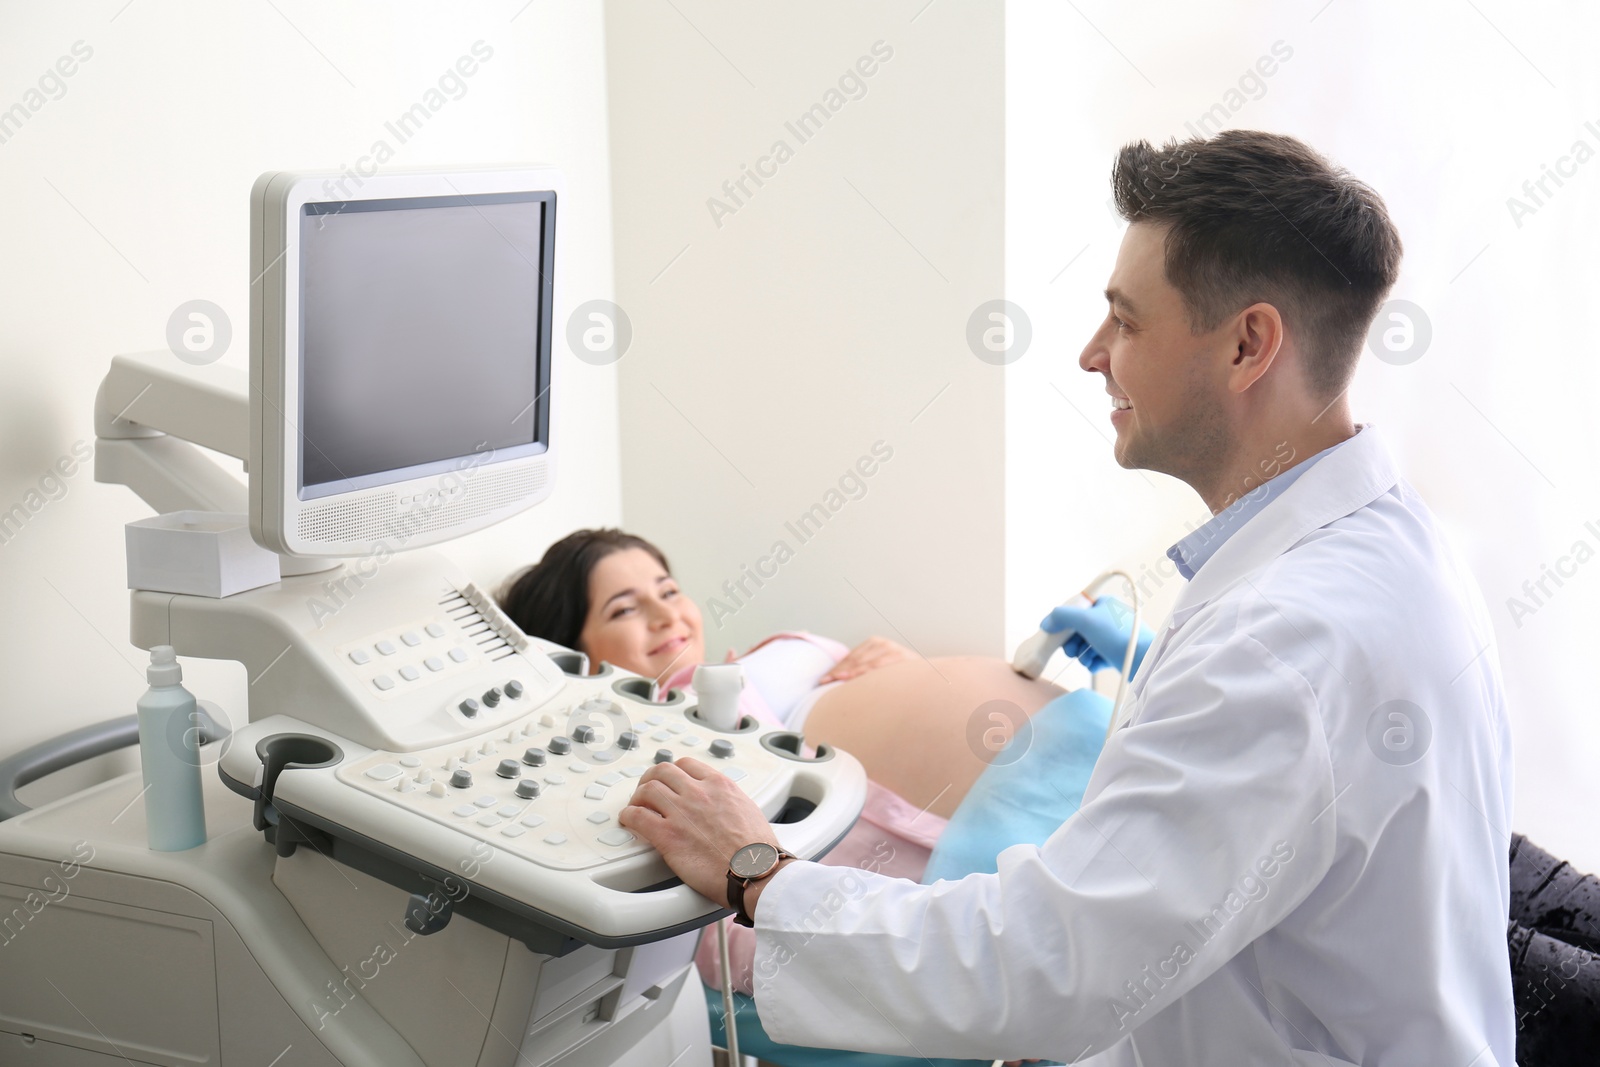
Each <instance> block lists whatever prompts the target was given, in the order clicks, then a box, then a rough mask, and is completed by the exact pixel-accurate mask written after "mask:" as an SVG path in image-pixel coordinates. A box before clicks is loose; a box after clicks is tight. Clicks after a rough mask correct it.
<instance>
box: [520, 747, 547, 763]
mask: <svg viewBox="0 0 1600 1067" xmlns="http://www.w3.org/2000/svg"><path fill="white" fill-rule="evenodd" d="M522 762H523V763H526V764H527V765H528V766H530V767H543V766H544V749H542V748H530V749H528V751H526V752H524V753H523V754H522Z"/></svg>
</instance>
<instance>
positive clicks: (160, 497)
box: [94, 351, 342, 577]
mask: <svg viewBox="0 0 1600 1067" xmlns="http://www.w3.org/2000/svg"><path fill="white" fill-rule="evenodd" d="M173 360H174V357H173V355H172V353H170V352H164V351H156V352H140V353H137V354H135V355H128V356H114V357H113V358H112V360H111V369H110V370H109V371H107V372H106V376H105V378H104V379H103V380H102V381H101V382H100V391H99V392H98V393H96V394H95V401H94V432H95V437H96V439H97V440H96V442H95V451H94V480H95V481H97V482H105V483H108V484H111V485H125V486H127V487H128V488H129V489H132V490H133V491H134V492H135V493H136V494H138V496H139V498H140V499H141V500H143V501H144V502H145V503H147V504H149V505H150V506H151V507H152V508H154V509H155V510H156V512H157V513H158V514H166V513H168V512H173V511H186V510H194V511H223V512H230V513H235V514H248V513H249V511H250V498H249V492H248V490H247V489H246V488H245V486H244V484H243V483H241V482H240V481H239V479H238V478H236V477H234V476H233V475H232V474H230V473H229V472H228V471H226V470H224V469H223V468H222V466H221V465H220V464H219V463H217V462H216V460H214V459H212V458H211V457H210V456H208V455H207V454H206V453H205V452H203V451H201V449H200V448H199V447H196V446H204V447H205V448H209V449H211V450H213V451H215V452H220V453H222V454H223V455H226V456H232V457H234V458H235V459H238V460H240V461H244V460H246V458H247V457H248V456H249V454H250V438H249V434H250V392H249V380H248V379H247V378H246V376H245V375H244V374H243V373H242V372H240V371H237V370H234V369H232V368H229V367H213V368H211V370H210V371H208V372H207V374H206V378H205V379H204V380H202V379H200V378H198V377H193V376H190V375H188V374H185V373H183V372H181V371H179V370H177V369H176V368H174V367H173V366H172V363H173ZM341 562H342V561H341V560H338V559H305V558H301V557H298V556H284V555H279V557H278V566H279V568H280V570H281V572H282V573H283V575H284V576H285V577H289V576H291V575H296V574H314V573H317V572H319V571H325V570H332V569H333V568H334V567H337V566H339V565H340V563H341Z"/></svg>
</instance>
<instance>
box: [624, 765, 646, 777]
mask: <svg viewBox="0 0 1600 1067" xmlns="http://www.w3.org/2000/svg"><path fill="white" fill-rule="evenodd" d="M643 773H644V768H643V767H624V768H622V775H623V777H624V778H637V777H639V776H640V775H641V774H643Z"/></svg>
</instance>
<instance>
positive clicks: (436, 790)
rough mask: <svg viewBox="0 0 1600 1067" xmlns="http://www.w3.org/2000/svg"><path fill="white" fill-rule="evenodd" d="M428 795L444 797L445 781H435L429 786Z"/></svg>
mask: <svg viewBox="0 0 1600 1067" xmlns="http://www.w3.org/2000/svg"><path fill="white" fill-rule="evenodd" d="M428 795H429V796H430V797H442V796H444V783H443V782H434V783H433V784H432V785H430V786H429V787H428Z"/></svg>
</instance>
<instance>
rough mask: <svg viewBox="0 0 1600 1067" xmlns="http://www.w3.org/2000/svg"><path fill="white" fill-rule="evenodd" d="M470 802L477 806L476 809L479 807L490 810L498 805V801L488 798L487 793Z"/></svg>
mask: <svg viewBox="0 0 1600 1067" xmlns="http://www.w3.org/2000/svg"><path fill="white" fill-rule="evenodd" d="M472 802H473V803H474V804H476V805H478V807H480V808H492V807H494V806H495V805H496V804H498V803H500V802H499V801H498V800H496V799H495V798H494V797H492V796H490V795H489V794H488V793H485V794H483V796H481V797H476V798H474V799H473V801H472Z"/></svg>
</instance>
